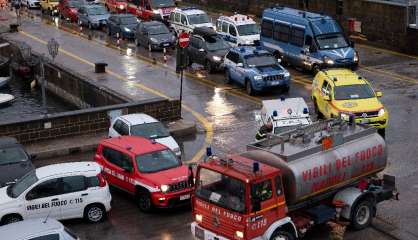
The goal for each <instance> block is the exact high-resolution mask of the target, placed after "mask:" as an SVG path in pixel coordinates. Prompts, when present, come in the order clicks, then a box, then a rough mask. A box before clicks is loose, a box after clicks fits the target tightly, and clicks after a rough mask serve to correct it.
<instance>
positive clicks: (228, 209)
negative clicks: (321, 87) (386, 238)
mask: <svg viewBox="0 0 418 240" xmlns="http://www.w3.org/2000/svg"><path fill="white" fill-rule="evenodd" d="M247 150H248V151H247V152H245V153H242V154H239V155H233V156H230V157H228V158H225V159H221V158H218V157H215V156H211V157H209V158H208V159H207V160H206V161H204V162H203V163H200V164H199V165H198V167H197V172H196V185H195V192H194V195H193V199H192V203H193V217H194V220H195V221H194V222H193V223H192V224H191V231H192V233H193V235H194V237H195V238H197V239H205V240H206V239H219V240H225V239H258V240H272V239H290V240H292V239H298V238H301V237H303V236H304V235H305V233H306V232H307V231H308V230H309V229H310V228H312V227H313V226H315V225H317V224H322V223H327V222H329V221H335V222H338V221H345V220H346V221H349V222H351V225H352V226H353V228H355V229H363V228H365V227H367V226H369V225H370V223H371V221H372V219H373V217H374V216H375V214H376V207H377V203H379V202H382V201H385V200H389V199H394V198H396V199H397V193H396V189H395V178H394V177H392V176H389V175H384V176H383V178H377V177H376V174H377V173H378V172H380V171H382V170H383V169H384V168H385V166H386V163H387V150H386V146H385V141H384V139H383V138H382V137H381V136H380V135H379V134H378V133H377V132H376V129H374V128H373V127H368V126H358V125H355V124H351V125H350V124H348V123H345V122H342V121H340V120H329V121H324V122H318V123H314V124H313V125H310V126H306V127H302V128H299V129H296V130H292V131H288V132H286V133H283V134H281V135H279V136H277V135H269V136H268V138H267V139H265V140H263V141H259V142H256V143H254V144H250V145H248V146H247Z"/></svg>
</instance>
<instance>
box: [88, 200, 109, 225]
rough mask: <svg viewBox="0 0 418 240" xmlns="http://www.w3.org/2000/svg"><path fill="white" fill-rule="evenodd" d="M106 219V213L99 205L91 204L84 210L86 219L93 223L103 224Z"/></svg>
mask: <svg viewBox="0 0 418 240" xmlns="http://www.w3.org/2000/svg"><path fill="white" fill-rule="evenodd" d="M105 217H106V211H105V209H104V208H103V206H101V205H99V204H91V205H88V206H87V207H86V209H84V218H85V219H86V220H87V221H89V222H91V223H97V222H101V221H103V219H105Z"/></svg>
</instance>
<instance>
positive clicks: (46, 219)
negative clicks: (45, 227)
mask: <svg viewBox="0 0 418 240" xmlns="http://www.w3.org/2000/svg"><path fill="white" fill-rule="evenodd" d="M51 212H52V207H51V208H50V209H49V212H48V215H46V218H45V220H43V221H42V223H46V222H47V221H48V218H49V215H50V214H51Z"/></svg>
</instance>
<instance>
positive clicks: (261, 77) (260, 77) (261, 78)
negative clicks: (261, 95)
mask: <svg viewBox="0 0 418 240" xmlns="http://www.w3.org/2000/svg"><path fill="white" fill-rule="evenodd" d="M254 80H263V76H260V75H257V76H254Z"/></svg>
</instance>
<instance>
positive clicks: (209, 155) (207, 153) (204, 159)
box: [203, 145, 212, 162]
mask: <svg viewBox="0 0 418 240" xmlns="http://www.w3.org/2000/svg"><path fill="white" fill-rule="evenodd" d="M210 157H212V146H210V145H209V146H208V147H207V148H206V157H205V158H203V161H204V162H206V160H208V159H209V158H210Z"/></svg>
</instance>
